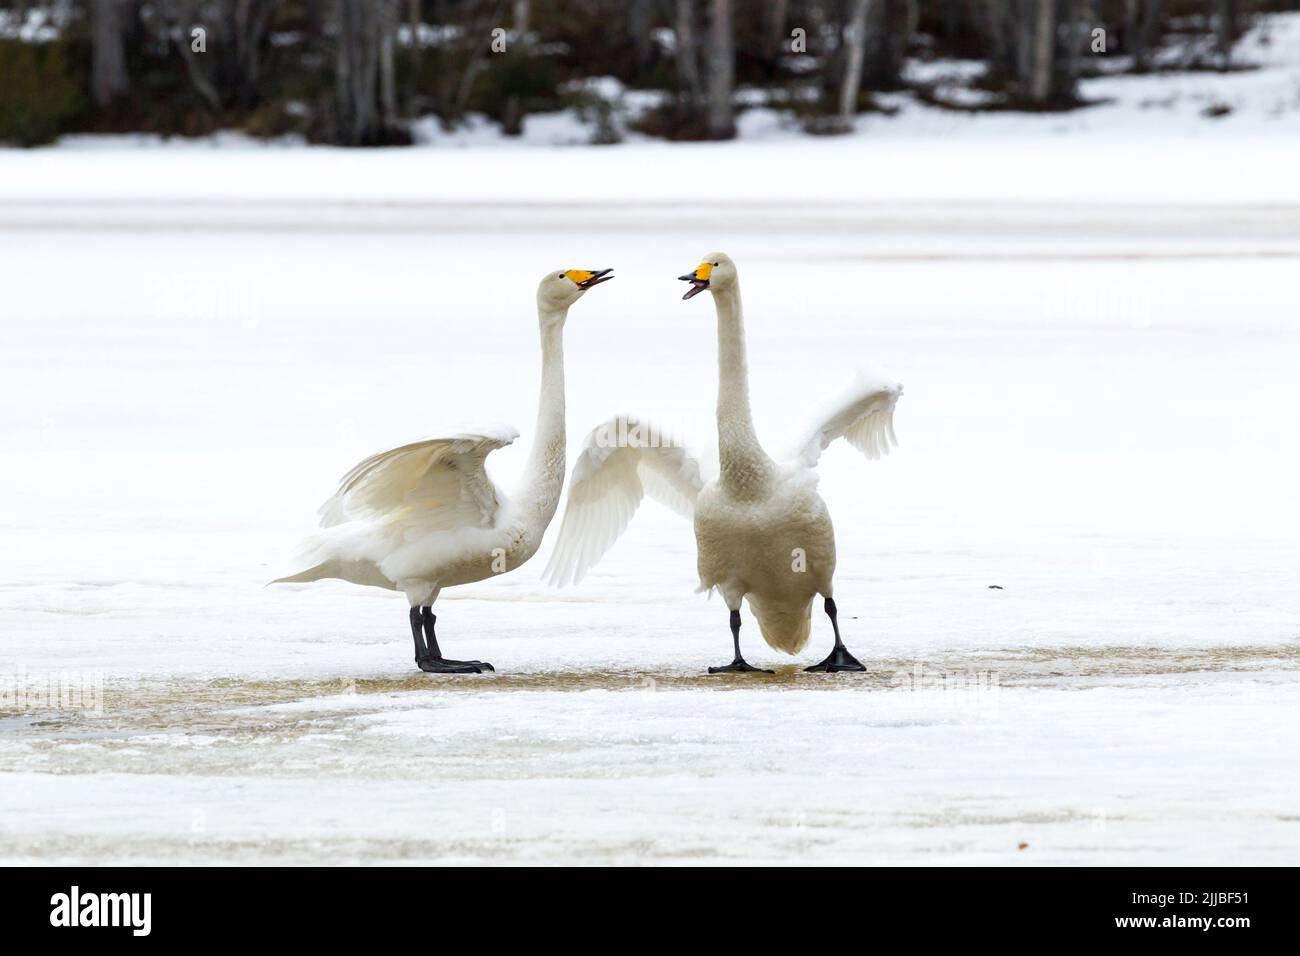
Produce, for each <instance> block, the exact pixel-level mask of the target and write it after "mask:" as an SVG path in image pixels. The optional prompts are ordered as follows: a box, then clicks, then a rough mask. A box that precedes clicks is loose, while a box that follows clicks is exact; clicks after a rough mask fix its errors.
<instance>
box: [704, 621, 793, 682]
mask: <svg viewBox="0 0 1300 956" xmlns="http://www.w3.org/2000/svg"><path fill="white" fill-rule="evenodd" d="M731 642H732V644H734V645H735V648H736V658H735V660H733V661H732V662H731V663H730V664H724V665H723V666H722V667H710V668H709V673H710V674H774V673H776V672H775V671H769V670H764V669H763V668H761V667H754V666H753V665H751V664H750V663H749V662H748V661H746V660H745V658H744V656H743V655H742V654H741V653H740V612H739V611H732V612H731Z"/></svg>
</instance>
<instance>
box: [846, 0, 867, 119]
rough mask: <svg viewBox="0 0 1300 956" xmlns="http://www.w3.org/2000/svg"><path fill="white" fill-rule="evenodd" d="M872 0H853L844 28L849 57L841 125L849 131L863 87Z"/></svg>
mask: <svg viewBox="0 0 1300 956" xmlns="http://www.w3.org/2000/svg"><path fill="white" fill-rule="evenodd" d="M871 7H872V0H853V13H852V15H851V16H850V17H849V22H848V25H847V26H846V27H845V29H844V42H845V44H846V47H847V51H848V59H847V61H846V62H845V64H844V80H843V82H842V83H841V85H840V114H839V127H840V129H841V130H843V131H844V132H848V130H849V129H850V127H851V124H852V122H853V114H855V113H856V112H857V111H858V91H859V90H860V89H861V88H862V60H863V57H864V55H865V52H866V46H867V15H868V14H869V13H870V12H871Z"/></svg>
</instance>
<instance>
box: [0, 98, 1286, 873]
mask: <svg viewBox="0 0 1300 956" xmlns="http://www.w3.org/2000/svg"><path fill="white" fill-rule="evenodd" d="M998 121H999V122H1001V119H999V120H998ZM1206 122H1207V123H1208V122H1209V121H1206ZM937 142H939V140H938V139H936V138H934V136H933V135H932V134H931V133H929V132H922V133H920V134H918V135H917V136H916V137H914V138H910V139H909V138H907V137H880V138H873V137H871V136H870V135H869V134H867V133H863V134H862V135H860V136H857V137H852V138H848V139H841V140H834V141H821V140H818V141H806V142H803V143H800V144H789V143H740V144H734V145H728V146H677V147H669V146H656V145H648V144H628V145H625V146H620V147H615V148H612V149H566V150H551V149H542V148H540V147H536V148H534V147H520V148H517V149H514V150H502V149H498V148H496V147H484V148H481V149H480V148H473V149H463V150H439V149H436V148H434V149H427V150H408V151H404V152H400V151H392V152H383V153H380V154H373V153H365V154H361V153H347V152H341V151H334V150H316V149H279V148H257V149H248V148H235V149H218V150H214V149H209V148H206V147H196V146H186V147H176V148H171V149H156V150H126V149H102V148H83V149H66V148H65V149H56V150H45V151H36V152H27V153H0V263H2V264H3V265H2V266H0V268H2V269H3V275H4V278H5V282H4V286H3V289H4V292H3V295H0V320H2V321H3V329H4V332H5V347H4V349H3V350H2V351H0V408H3V409H4V413H3V415H0V448H3V449H4V479H3V491H4V493H3V495H0V527H2V528H3V534H4V542H5V547H4V548H3V549H0V861H3V862H56V861H67V862H181V861H187V862H188V861H205V862H214V861H215V862H220V861H248V862H273V861H294V862H323V863H339V862H353V861H361V862H383V861H411V862H416V861H440V862H505V861H526V862H578V863H596V862H613V861H617V862H700V863H707V862H714V861H726V860H736V861H756V862H775V861H782V860H785V861H791V860H794V861H807V862H873V863H874V862H879V863H886V862H896V863H1007V864H1034V863H1038V864H1042V863H1050V864H1064V863H1124V864H1128V863H1150V864H1157V863H1176V864H1182V863H1292V864H1293V863H1295V862H1296V861H1297V859H1298V858H1300V801H1298V800H1297V797H1296V794H1297V793H1300V739H1298V738H1297V734H1296V733H1295V726H1296V720H1295V714H1296V708H1297V705H1298V704H1300V682H1298V681H1297V671H1298V670H1300V592H1298V591H1297V588H1296V579H1297V572H1298V571H1300V508H1297V507H1296V504H1295V490H1294V486H1295V472H1296V465H1297V462H1298V461H1300V447H1298V445H1300V438H1298V437H1297V429H1296V415H1297V408H1300V378H1298V377H1297V375H1296V369H1297V368H1300V329H1298V327H1297V306H1298V305H1300V293H1298V292H1297V288H1296V283H1295V275H1296V269H1297V260H1298V259H1300V185H1298V182H1300V181H1298V180H1297V178H1296V176H1295V174H1294V171H1295V168H1296V163H1295V158H1296V155H1297V146H1298V145H1300V132H1297V131H1296V129H1295V127H1294V124H1291V125H1290V126H1287V127H1286V128H1285V129H1277V130H1271V131H1261V130H1258V129H1242V130H1240V131H1238V132H1237V133H1234V134H1230V135H1228V134H1225V135H1222V136H1215V135H1211V134H1200V133H1196V134H1191V133H1186V132H1180V131H1176V130H1173V131H1163V132H1161V131H1155V132H1149V133H1146V134H1136V133H1133V134H1131V135H1129V136H1128V137H1127V138H1123V139H1118V138H1113V137H1110V136H1106V135H1101V134H1090V133H1088V132H1087V131H1078V130H1076V131H1074V132H1072V133H1071V134H1070V135H1067V136H1059V135H1057V134H1055V133H1052V132H1050V131H1044V130H1042V129H1039V131H1038V132H1034V131H1032V130H1024V131H1021V132H1020V133H1018V134H1017V136H1016V137H1015V138H1005V137H1003V136H1001V135H1000V134H999V135H989V136H983V135H972V136H970V137H968V138H965V139H962V140H961V141H959V142H958V141H954V140H952V139H951V138H950V139H947V140H946V148H945V149H944V150H942V151H939V150H938V149H937V148H936V143H937ZM1060 163H1064V164H1066V165H1065V166H1064V167H1062V166H1060V165H1059V164H1060ZM1053 164H1058V165H1055V166H1054V165H1053ZM1040 166H1041V169H1040ZM1062 169H1064V170H1065V175H1062ZM945 170H946V171H947V172H946V173H945V172H944V171H945ZM836 177H839V178H836ZM714 248H721V249H724V250H725V251H727V252H729V253H730V254H731V255H732V256H733V257H734V258H735V259H736V260H737V262H738V263H739V266H740V268H741V271H742V278H743V282H744V285H745V300H746V306H747V312H748V324H749V339H750V353H751V373H752V376H753V381H754V403H755V410H756V416H757V420H758V423H759V429H760V434H761V435H762V437H763V438H764V439H765V440H766V441H768V442H769V443H770V444H771V445H772V446H773V447H777V446H779V445H780V443H781V439H782V438H784V437H786V436H790V435H792V433H793V432H795V431H796V430H797V428H798V426H799V425H800V424H801V423H802V421H803V415H804V413H805V412H806V411H807V410H810V409H812V408H813V407H815V406H816V404H817V401H818V398H819V396H821V395H823V394H825V393H826V392H827V391H832V390H834V389H836V388H837V387H838V386H839V385H840V384H841V383H842V382H843V381H844V380H846V379H847V378H848V377H849V375H850V374H851V373H852V371H853V370H854V369H855V368H857V367H859V366H862V365H883V366H884V367H886V368H887V369H888V370H890V371H891V372H892V373H893V374H895V375H896V376H897V377H899V378H900V379H902V380H903V381H904V382H905V384H906V388H907V391H906V394H905V395H904V397H903V399H902V402H901V403H900V406H899V411H898V418H897V427H898V432H899V438H900V440H901V447H900V448H899V449H898V450H897V451H896V452H895V453H894V455H893V456H891V457H890V458H887V459H885V460H883V461H880V462H867V461H864V460H862V459H860V458H859V457H858V456H857V455H856V454H855V453H854V452H853V451H852V450H851V449H848V448H833V449H832V450H831V451H830V452H829V453H828V454H827V455H826V456H825V457H824V458H823V462H822V467H821V473H822V476H823V477H822V489H823V493H824V495H825V497H826V499H827V501H828V503H829V504H830V507H831V510H832V513H833V514H834V516H835V520H836V527H837V531H838V537H839V548H840V567H839V573H838V576H837V598H838V601H839V604H840V608H841V620H842V624H843V626H844V632H845V637H846V640H847V641H848V643H849V645H850V647H851V648H853V649H854V650H855V652H856V653H857V654H858V655H859V656H860V657H862V658H863V659H864V661H867V662H868V663H869V668H870V669H869V672H868V673H867V674H864V675H839V676H825V675H811V674H804V673H802V671H801V670H800V669H799V668H800V667H802V666H804V665H806V664H808V663H811V662H813V661H815V660H816V659H818V658H820V657H821V656H822V655H824V653H825V651H826V649H827V647H828V645H829V640H830V635H829V629H828V627H827V626H826V623H825V621H824V620H823V619H821V617H820V615H818V618H817V619H816V620H815V622H814V639H813V644H812V646H811V647H810V648H809V650H808V651H807V653H806V654H804V655H803V657H802V658H801V659H799V660H798V661H791V660H789V659H783V658H779V657H778V656H777V655H776V654H775V653H773V652H771V651H769V650H767V649H766V648H765V647H763V646H762V645H761V644H760V643H759V642H758V640H757V633H756V632H757V628H756V627H755V626H754V625H753V623H752V619H750V618H749V616H748V613H746V618H745V620H746V628H745V631H744V632H743V634H744V639H745V641H746V647H747V651H748V653H749V654H750V658H751V660H753V661H755V662H756V663H761V664H764V665H767V666H774V667H776V668H777V669H778V673H777V674H776V675H775V676H773V677H761V676H757V677H750V678H747V679H741V678H739V677H721V678H718V677H715V678H710V677H709V676H707V675H706V674H705V673H704V671H705V668H706V667H707V666H708V665H709V664H713V663H720V662H722V661H723V660H724V659H725V658H726V657H727V656H728V654H729V652H730V648H729V635H728V633H727V629H726V612H725V609H724V608H723V606H722V604H721V602H719V601H718V600H716V599H714V600H712V601H710V600H708V599H706V598H704V597H703V596H701V595H696V594H694V593H693V588H694V585H695V578H694V573H693V565H694V552H693V542H692V539H691V533H690V529H689V526H688V525H686V524H685V523H683V522H682V521H681V520H680V519H678V518H676V517H675V516H673V515H671V514H670V513H668V512H667V511H665V510H663V509H660V508H658V507H657V506H655V505H653V504H647V505H645V506H644V507H643V509H642V511H641V512H640V513H639V514H638V516H637V518H636V519H635V520H634V523H633V526H632V528H631V529H630V530H629V532H628V534H627V535H626V536H625V537H624V538H623V539H622V540H621V541H620V542H619V544H618V545H617V546H616V547H615V549H614V550H613V551H612V552H611V553H610V555H609V556H608V557H607V558H606V560H605V561H604V562H603V563H602V564H601V565H600V566H599V567H598V568H597V569H596V571H595V572H593V574H592V575H591V576H590V577H589V578H588V579H587V580H586V581H584V582H583V583H582V584H581V585H580V586H578V587H576V588H571V589H568V590H564V591H558V592H557V591H554V590H552V589H549V588H547V587H546V586H544V585H543V584H542V582H541V580H540V574H541V569H542V567H543V566H544V562H545V560H546V558H547V556H548V554H549V549H550V543H551V542H550V540H549V539H548V541H547V544H546V545H544V546H543V550H542V552H541V554H540V555H539V556H538V557H537V558H536V559H535V560H534V562H533V563H531V564H529V565H527V566H526V567H524V568H523V569H521V570H520V571H518V572H516V573H513V574H510V575H508V576H505V577H503V578H501V579H499V580H495V581H491V582H484V583H482V584H479V585H475V586H471V587H466V588H463V589H460V590H458V591H454V592H449V593H447V594H445V595H444V596H443V598H442V600H441V601H440V604H439V633H440V635H441V636H442V637H443V639H444V648H445V649H446V650H447V652H448V653H449V654H451V655H453V656H462V657H479V658H482V659H485V660H490V661H492V662H493V663H494V664H495V665H496V667H497V673H496V674H495V675H483V676H478V677H471V678H445V677H435V676H432V675H424V674H420V673H418V672H415V671H414V669H413V667H412V665H411V662H410V639H409V634H408V631H407V626H406V611H405V603H404V601H403V600H402V599H401V598H400V597H398V596H394V595H392V594H388V593H380V592H370V591H367V590H364V589H360V588H355V587H351V586H348V585H343V584H322V585H315V586H311V587H298V586H294V587H277V588H263V587H262V585H263V583H264V582H265V581H266V580H268V579H269V578H271V577H273V576H274V575H275V574H276V573H277V572H281V571H283V570H285V564H284V563H283V558H284V557H285V556H286V555H287V553H288V552H289V550H290V549H291V547H292V545H293V544H294V542H295V541H296V540H297V538H298V537H299V536H300V535H301V534H302V533H304V532H305V531H307V530H308V528H309V527H310V524H311V522H312V520H313V517H314V509H315V507H316V505H317V504H318V503H319V502H320V501H321V500H323V499H324V498H325V497H326V496H327V495H328V494H329V493H330V491H331V490H332V488H333V484H334V481H335V480H336V479H337V477H338V476H339V475H340V474H341V473H342V472H343V471H344V470H345V469H346V468H347V467H348V466H349V465H351V464H352V463H353V462H354V461H356V460H357V459H358V458H360V457H361V456H363V455H364V454H366V453H368V452H370V451H373V450H375V449H377V448H380V447H383V446H385V445H386V444H389V443H393V442H397V441H402V440H408V439H410V438H412V437H416V436H421V435H425V434H428V433H430V432H432V431H436V430H437V429H438V427H439V426H440V425H442V424H456V423H458V422H463V421H465V420H471V421H474V420H483V419H493V420H504V421H508V422H512V423H514V424H515V425H517V426H519V427H520V429H521V431H522V432H523V436H522V438H521V439H520V441H519V442H518V443H517V446H516V447H512V448H509V449H506V450H504V451H502V452H498V453H496V454H494V455H493V456H492V461H491V464H493V465H495V474H496V475H497V477H498V478H499V479H500V480H502V481H503V482H505V483H507V484H508V483H509V482H510V481H511V480H512V479H513V478H514V477H515V476H517V474H518V472H519V470H520V469H521V466H522V462H523V460H524V458H525V456H526V453H527V445H528V441H529V440H530V438H531V435H532V421H533V416H534V413H535V401H536V394H535V391H536V384H537V378H536V377H537V365H538V356H537V353H536V326H535V318H534V313H533V306H532V294H533V288H534V286H535V284H536V282H537V280H538V279H539V278H540V276H541V275H542V273H543V272H544V271H545V270H547V269H549V268H552V267H554V268H560V267H604V266H609V265H612V266H615V267H616V268H617V271H618V275H619V278H618V279H617V281H615V282H613V283H611V284H608V285H604V286H602V287H600V288H599V289H597V290H594V291H593V292H591V293H590V294H589V295H588V296H587V297H586V298H585V299H584V301H582V302H581V303H579V304H578V305H577V306H576V307H575V308H574V310H573V312H572V314H571V315H570V318H569V323H568V329H567V334H566V359H567V366H568V373H569V395H568V397H569V413H570V422H571V430H570V436H571V437H570V444H571V446H576V445H577V443H578V441H579V439H580V437H581V435H582V434H584V433H585V431H586V429H587V428H589V427H590V426H592V425H594V424H595V423H596V422H598V421H599V420H601V419H602V418H604V417H605V416H606V415H608V414H609V413H611V412H613V411H617V410H624V409H626V410H631V411H639V412H643V413H646V414H649V415H652V416H654V417H655V418H657V419H660V420H662V421H664V422H666V423H669V424H673V425H677V426H679V427H680V428H681V429H682V430H684V431H686V432H687V433H688V434H690V435H694V436H699V437H703V438H707V437H708V434H709V431H710V429H711V420H710V410H711V407H712V402H713V393H714V388H715V374H716V373H715V366H714V361H715V345H714V339H713V317H712V306H711V303H710V302H709V301H708V299H707V297H701V298H699V299H696V300H693V301H691V302H685V303H684V302H681V301H679V296H680V294H681V289H680V283H677V282H676V281H675V276H677V275H680V274H681V273H682V272H683V271H685V270H686V269H687V268H689V267H690V266H692V265H694V264H695V263H696V262H697V261H698V257H699V255H700V254H701V253H703V252H706V251H708V250H711V249H714ZM552 532H554V529H552ZM992 585H997V586H999V587H998V588H993V587H991V586H992ZM60 679H63V680H65V681H66V682H69V683H72V684H74V685H76V688H77V689H78V690H84V691H85V692H86V696H85V697H84V698H83V699H82V700H81V703H82V704H84V705H85V706H81V707H76V706H61V705H60V703H59V702H58V701H53V702H51V701H48V700H43V699H41V695H40V694H38V693H37V692H36V687H37V685H39V686H40V687H46V688H48V685H49V682H50V681H51V680H53V681H55V682H56V683H57V682H58V681H59V680H60ZM101 680H102V696H100V695H99V688H100V686H101V684H100V681H101ZM6 694H7V695H8V696H7V697H6V696H5V695H6ZM1022 844H1023V845H1024V847H1023V848H1021V846H1022Z"/></svg>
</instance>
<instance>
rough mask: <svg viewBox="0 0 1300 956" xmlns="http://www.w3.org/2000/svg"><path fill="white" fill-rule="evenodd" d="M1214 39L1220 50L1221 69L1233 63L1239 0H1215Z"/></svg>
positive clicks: (1239, 9) (1239, 11)
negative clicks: (1233, 45)
mask: <svg viewBox="0 0 1300 956" xmlns="http://www.w3.org/2000/svg"><path fill="white" fill-rule="evenodd" d="M1214 8H1215V9H1214V39H1215V46H1216V47H1217V49H1218V52H1219V69H1221V70H1226V69H1228V68H1229V67H1231V65H1232V44H1233V42H1234V41H1235V40H1236V39H1237V21H1238V19H1239V17H1240V13H1241V8H1240V3H1239V2H1238V0H1214Z"/></svg>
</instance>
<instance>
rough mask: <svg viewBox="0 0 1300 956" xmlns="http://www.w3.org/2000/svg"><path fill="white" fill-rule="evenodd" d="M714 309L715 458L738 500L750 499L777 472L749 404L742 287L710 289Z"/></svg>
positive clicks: (724, 478)
mask: <svg viewBox="0 0 1300 956" xmlns="http://www.w3.org/2000/svg"><path fill="white" fill-rule="evenodd" d="M713 303H714V305H715V306H716V308H717V310H718V460H719V465H720V466H721V472H720V481H721V483H722V485H723V487H724V488H726V489H727V491H728V492H729V493H730V494H731V495H733V496H734V497H737V498H753V497H757V496H759V495H761V494H762V493H763V492H764V491H765V490H766V488H767V485H768V482H769V481H771V479H772V476H773V473H774V472H775V465H774V464H773V462H772V459H771V458H769V457H768V456H767V452H765V451H763V446H762V445H760V444H759V443H758V435H756V434H755V433H754V418H753V415H752V413H751V412H750V408H749V367H748V364H747V361H746V357H745V320H744V316H743V314H742V310H741V307H740V289H739V288H738V287H735V286H733V287H732V288H730V289H727V290H718V291H715V292H714V293H713Z"/></svg>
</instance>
